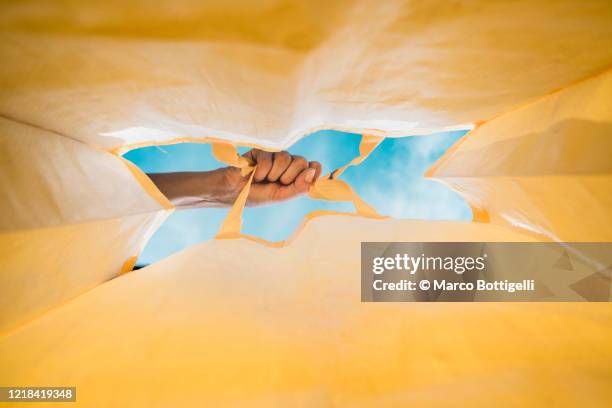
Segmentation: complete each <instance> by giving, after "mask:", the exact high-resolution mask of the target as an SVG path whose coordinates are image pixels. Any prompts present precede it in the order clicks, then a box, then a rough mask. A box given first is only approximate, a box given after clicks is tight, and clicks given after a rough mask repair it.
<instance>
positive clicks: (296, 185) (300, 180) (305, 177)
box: [274, 168, 316, 200]
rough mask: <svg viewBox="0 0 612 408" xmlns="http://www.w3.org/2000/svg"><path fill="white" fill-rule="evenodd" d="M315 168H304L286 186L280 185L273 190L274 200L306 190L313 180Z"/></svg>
mask: <svg viewBox="0 0 612 408" xmlns="http://www.w3.org/2000/svg"><path fill="white" fill-rule="evenodd" d="M315 172H316V170H314V169H311V168H306V169H304V170H302V172H301V173H300V174H299V175H298V176H297V177H296V178H295V181H294V182H293V183H291V184H289V185H288V186H283V185H280V186H279V187H278V190H277V191H276V192H275V197H274V198H275V200H288V199H290V198H293V197H295V196H298V195H300V194H304V193H306V192H307V191H308V189H309V188H310V186H311V185H312V183H313V181H314V175H315Z"/></svg>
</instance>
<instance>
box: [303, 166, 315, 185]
mask: <svg viewBox="0 0 612 408" xmlns="http://www.w3.org/2000/svg"><path fill="white" fill-rule="evenodd" d="M314 176H315V169H308V170H306V175H305V176H304V180H306V182H307V183H312V180H313V179H314Z"/></svg>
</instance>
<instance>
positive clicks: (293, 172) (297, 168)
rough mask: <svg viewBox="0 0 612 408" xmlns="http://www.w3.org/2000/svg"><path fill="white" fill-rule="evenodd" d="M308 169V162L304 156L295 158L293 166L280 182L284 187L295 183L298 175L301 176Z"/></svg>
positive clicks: (291, 165) (292, 162)
mask: <svg viewBox="0 0 612 408" xmlns="http://www.w3.org/2000/svg"><path fill="white" fill-rule="evenodd" d="M306 168H308V162H307V161H306V159H305V158H303V157H302V156H293V157H292V160H291V164H290V165H289V167H287V170H285V172H284V173H283V175H282V176H281V177H280V182H281V183H282V184H284V185H289V184H291V183H293V181H294V180H295V178H296V177H297V176H298V174H300V173H301V172H302V171H304V169H306Z"/></svg>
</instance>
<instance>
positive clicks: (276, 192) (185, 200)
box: [149, 149, 321, 208]
mask: <svg viewBox="0 0 612 408" xmlns="http://www.w3.org/2000/svg"><path fill="white" fill-rule="evenodd" d="M244 156H245V157H246V158H247V159H249V161H250V162H252V163H253V164H254V165H255V174H254V175H253V183H252V185H251V189H250V191H249V196H248V199H247V205H258V204H265V203H272V202H278V201H284V200H288V199H291V198H294V197H296V196H299V195H301V194H304V193H306V192H307V191H308V189H309V188H310V186H311V185H312V184H313V183H314V182H315V180H316V179H317V178H318V177H319V176H320V175H321V164H320V163H319V162H316V161H312V162H309V161H307V160H306V159H305V158H303V157H302V156H292V155H291V154H289V153H288V152H285V151H282V152H275V153H270V152H266V151H263V150H259V149H253V150H250V151H248V152H247V153H245V154H244ZM149 177H150V178H151V180H152V181H153V182H154V183H155V185H156V186H157V187H158V188H159V189H160V191H161V192H162V193H163V194H164V195H165V196H166V197H167V198H168V199H169V200H170V201H171V202H172V203H173V204H174V205H175V206H176V207H178V208H195V207H223V206H228V205H231V204H232V203H233V202H234V201H235V200H236V197H237V196H238V194H239V193H240V191H241V190H242V188H243V187H244V186H245V184H246V183H247V181H248V179H249V177H250V175H249V176H242V175H241V172H240V169H238V168H236V167H224V168H220V169H217V170H213V171H203V172H179V173H153V174H149Z"/></svg>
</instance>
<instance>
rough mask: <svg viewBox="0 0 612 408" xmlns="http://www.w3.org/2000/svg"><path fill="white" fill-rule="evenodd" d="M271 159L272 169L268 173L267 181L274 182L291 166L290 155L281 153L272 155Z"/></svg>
mask: <svg viewBox="0 0 612 408" xmlns="http://www.w3.org/2000/svg"><path fill="white" fill-rule="evenodd" d="M272 157H273V159H272V160H273V162H272V169H270V172H269V173H268V181H271V182H276V181H277V180H278V179H279V178H280V176H281V175H282V174H283V173H284V172H285V170H287V167H289V165H290V164H291V155H290V154H289V153H287V152H284V151H283V152H276V153H274V154H273V156H272Z"/></svg>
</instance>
